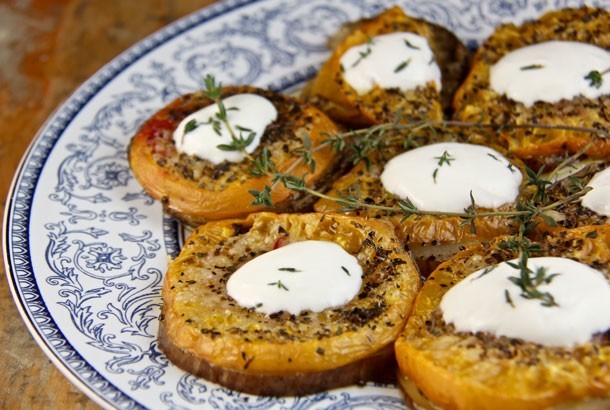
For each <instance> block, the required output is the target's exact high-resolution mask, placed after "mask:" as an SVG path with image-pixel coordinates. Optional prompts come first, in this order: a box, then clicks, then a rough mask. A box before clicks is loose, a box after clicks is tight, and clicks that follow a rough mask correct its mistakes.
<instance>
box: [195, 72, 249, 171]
mask: <svg viewBox="0 0 610 410" xmlns="http://www.w3.org/2000/svg"><path fill="white" fill-rule="evenodd" d="M203 83H204V85H205V89H204V90H203V95H205V96H206V97H208V98H209V99H211V100H212V101H214V104H216V106H217V107H218V112H217V113H216V114H214V116H213V117H211V118H210V119H209V120H208V122H207V124H211V125H212V128H213V129H214V132H215V133H216V134H217V135H220V130H221V124H223V125H224V126H225V127H226V128H227V130H228V131H229V135H230V137H231V142H230V143H228V144H218V145H217V146H216V148H218V149H219V150H222V151H241V152H243V153H244V154H245V155H246V156H247V157H248V158H250V159H252V157H251V156H250V154H249V153H248V152H247V151H246V150H245V149H246V148H247V147H248V146H249V145H250V144H252V142H254V138H255V137H256V133H255V132H254V131H252V130H251V129H249V128H246V127H242V126H240V125H236V126H235V128H234V127H233V126H232V125H231V124H230V123H229V119H228V114H227V113H228V111H232V110H237V109H238V108H237V107H226V106H225V104H224V102H223V100H222V83H220V82H218V83H217V82H216V79H215V77H214V76H212V75H210V74H208V75H206V76H205V78H204V80H203ZM193 121H194V123H192V122H193ZM191 123H192V124H191ZM189 124H190V126H189ZM201 124H206V123H197V122H196V121H195V120H191V121H189V122H188V123H187V124H186V126H185V129H184V133H185V134H186V133H187V132H188V131H187V127H188V129H189V130H191V131H192V130H193V129H195V128H196V127H197V126H199V125H201ZM235 130H237V131H239V134H238V133H236V131H235Z"/></svg>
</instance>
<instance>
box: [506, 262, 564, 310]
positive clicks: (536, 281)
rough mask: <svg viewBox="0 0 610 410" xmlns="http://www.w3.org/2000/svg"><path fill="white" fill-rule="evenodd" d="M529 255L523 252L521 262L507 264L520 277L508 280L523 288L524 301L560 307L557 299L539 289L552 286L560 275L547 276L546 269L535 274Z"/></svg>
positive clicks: (539, 268) (538, 269) (538, 270)
mask: <svg viewBox="0 0 610 410" xmlns="http://www.w3.org/2000/svg"><path fill="white" fill-rule="evenodd" d="M528 257H529V255H528V253H527V252H521V255H520V256H519V262H517V263H513V262H506V263H507V264H508V265H509V266H511V267H512V268H514V269H517V270H518V271H519V276H511V277H509V278H508V280H510V281H511V282H512V283H513V284H515V285H517V286H519V288H521V294H520V296H521V297H522V298H524V299H538V300H540V304H541V305H542V306H544V307H553V306H559V305H558V304H557V302H555V298H554V297H553V295H551V294H550V293H549V292H542V291H541V290H540V289H539V287H540V286H541V285H548V284H550V283H551V282H552V281H553V279H554V278H555V277H556V276H558V275H559V274H558V273H552V274H547V272H546V271H547V269H546V268H545V267H542V266H541V267H538V268H537V269H536V271H535V272H534V271H533V270H532V269H531V268H530V267H529V266H528V264H527V260H528Z"/></svg>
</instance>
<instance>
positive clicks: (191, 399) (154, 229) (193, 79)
mask: <svg viewBox="0 0 610 410" xmlns="http://www.w3.org/2000/svg"><path fill="white" fill-rule="evenodd" d="M394 3H395V1H393V0H377V1H371V0H337V1H333V2H329V1H327V0H311V1H307V2H295V1H292V0H226V1H224V2H221V3H218V4H217V5H215V6H214V7H212V8H209V9H205V10H202V11H200V12H198V13H195V14H193V15H191V16H188V17H186V18H184V19H182V20H180V21H178V22H176V23H174V24H172V25H170V26H169V27H167V28H165V29H163V30H161V31H159V32H157V33H155V34H153V35H152V36H151V37H149V38H148V39H146V40H144V41H142V42H141V43H138V44H136V45H135V46H134V47H132V48H131V49H129V50H128V51H126V52H125V53H123V54H121V55H120V56H119V57H117V58H116V59H115V60H113V61H112V62H111V63H110V64H109V65H107V66H106V67H105V68H103V69H102V70H101V71H100V72H99V73H97V74H96V75H95V76H94V77H92V78H91V79H90V80H89V81H87V82H86V83H85V84H84V85H83V86H82V87H81V88H80V89H79V90H78V91H77V92H76V93H75V94H74V95H73V96H71V97H70V98H69V99H68V101H67V102H66V103H65V104H64V105H63V106H62V107H61V108H60V109H59V110H58V111H57V113H56V114H55V115H54V116H53V117H52V118H51V119H50V120H49V122H48V124H47V125H46V126H45V128H44V129H42V130H41V132H40V134H39V135H38V137H37V139H36V141H35V143H34V145H33V146H32V148H31V150H30V152H29V153H28V156H27V158H26V160H25V161H24V163H23V166H22V168H21V169H20V171H19V177H18V179H17V182H16V185H15V187H14V188H13V192H12V195H11V196H10V201H8V202H7V209H8V211H7V219H6V231H5V238H6V239H7V255H6V256H7V260H8V265H9V269H8V270H9V282H10V283H11V286H12V287H14V289H15V290H16V292H15V294H17V297H18V298H19V303H18V304H19V305H20V306H22V309H23V313H24V314H25V315H26V317H27V319H28V323H30V327H31V328H32V331H33V332H36V333H37V335H38V338H39V340H42V341H43V343H44V344H45V346H46V348H47V350H48V351H49V352H50V354H52V355H54V357H55V359H57V360H56V361H57V362H60V363H61V364H62V366H64V368H65V370H67V372H68V373H70V374H71V375H72V377H74V378H76V379H77V380H78V382H79V384H80V385H81V386H86V389H88V392H89V394H92V395H96V396H97V397H98V398H100V399H101V400H103V401H105V402H106V403H109V404H110V405H112V406H115V407H117V408H122V409H132V408H133V409H135V408H143V407H154V408H167V409H192V408H195V407H205V408H208V409H209V408H213V409H234V410H263V409H275V410H278V409H280V410H309V409H312V410H313V409H328V410H339V409H341V410H344V409H350V410H356V409H358V410H360V409H364V408H366V409H376V410H397V409H403V408H404V406H405V405H404V403H403V402H402V399H401V398H400V395H399V394H397V391H396V389H395V388H394V387H392V386H375V385H367V386H366V387H363V388H347V389H339V390H336V391H331V392H326V393H321V394H316V395H311V396H305V397H298V398H293V397H285V398H280V399H277V398H262V397H254V396H250V395H247V394H240V393H236V392H233V391H230V390H227V389H223V388H220V387H218V386H215V385H213V384H210V383H208V382H206V381H203V380H201V379H198V378H196V377H194V376H191V375H188V374H185V373H184V372H182V371H180V370H178V369H176V368H175V367H174V366H173V365H171V364H170V363H168V361H167V359H166V357H165V356H164V355H163V354H161V352H160V351H159V348H158V346H157V341H156V333H157V328H158V322H157V317H158V314H159V308H160V305H161V296H160V294H161V286H162V280H163V272H164V270H165V263H166V256H167V255H169V256H170V257H174V256H175V255H176V254H177V252H178V248H179V247H180V244H181V243H182V242H181V241H182V240H183V237H184V235H186V230H185V229H184V227H182V226H180V225H179V224H178V223H177V222H176V221H175V220H173V219H171V218H169V217H167V216H165V217H164V216H163V215H162V214H161V207H160V206H159V204H157V203H155V202H154V201H153V200H152V199H151V198H150V197H149V196H148V195H146V194H145V193H144V191H143V190H142V188H141V187H140V186H139V184H138V183H137V182H136V181H135V178H134V177H133V175H132V174H131V172H130V171H129V164H128V161H127V156H126V151H127V146H128V144H129V140H130V138H131V136H132V135H133V134H134V133H135V132H136V131H137V129H138V127H140V125H141V124H142V123H143V122H144V121H145V120H146V119H147V118H148V117H149V116H150V115H151V114H152V113H154V112H155V111H156V110H158V109H159V108H160V107H162V106H164V105H166V104H167V103H168V102H169V101H171V100H173V99H174V98H176V97H178V96H179V95H181V94H184V93H186V92H191V91H194V90H197V89H200V88H202V87H203V82H202V81H203V78H204V76H205V74H207V73H211V74H214V75H215V76H216V77H217V78H218V79H219V80H220V81H222V82H223V83H225V84H229V83H232V84H235V83H239V84H243V83H247V84H254V85H258V86H264V87H267V86H270V87H273V88H275V89H278V90H287V89H289V90H292V89H294V87H296V86H299V85H300V84H302V83H303V82H304V81H306V80H307V79H308V78H309V77H311V76H313V75H314V74H315V71H316V69H317V67H319V66H320V64H321V63H322V62H323V60H324V59H325V58H326V57H327V55H328V50H327V49H326V46H325V43H326V40H327V38H328V37H329V36H330V35H331V34H332V33H333V32H334V31H335V30H336V29H337V28H338V27H339V26H340V25H341V24H343V23H345V22H348V21H354V20H356V19H358V18H361V17H367V16H371V15H373V14H375V13H378V12H380V11H381V10H383V9H384V8H386V7H389V6H390V5H392V4H394ZM398 3H399V4H401V5H402V6H403V8H404V9H405V11H407V12H408V13H410V14H413V15H417V16H421V17H423V18H426V19H429V20H431V21H434V22H436V23H439V24H442V25H444V26H446V27H447V28H449V29H451V30H453V31H454V32H455V33H457V35H458V36H459V37H460V38H462V39H463V40H464V41H466V42H467V43H468V44H469V45H471V46H474V45H476V44H477V42H480V41H481V40H482V39H483V38H484V37H485V36H486V35H487V34H488V33H490V32H491V30H492V29H493V27H494V26H495V25H497V24H499V23H501V22H506V21H522V20H524V19H526V18H531V17H535V16H537V15H539V14H540V13H542V12H543V11H544V10H547V9H549V8H557V7H566V6H575V5H580V4H582V3H583V2H582V1H580V0H517V1H507V0H492V1H477V0H451V1H445V0H409V1H407V0H402V1H400V2H398ZM593 3H594V5H597V6H603V7H610V0H597V1H594V2H593ZM49 200H50V201H49ZM34 266H36V267H37V268H36V269H37V270H36V271H34Z"/></svg>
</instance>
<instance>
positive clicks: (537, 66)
mask: <svg viewBox="0 0 610 410" xmlns="http://www.w3.org/2000/svg"><path fill="white" fill-rule="evenodd" d="M541 68H544V65H542V64H530V65H526V66H523V67H521V71H526V70H539V69H541Z"/></svg>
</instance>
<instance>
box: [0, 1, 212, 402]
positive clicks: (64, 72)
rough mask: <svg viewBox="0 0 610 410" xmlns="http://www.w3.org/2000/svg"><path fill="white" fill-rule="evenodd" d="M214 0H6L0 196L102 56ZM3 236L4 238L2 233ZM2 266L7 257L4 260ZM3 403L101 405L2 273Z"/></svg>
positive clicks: (0, 4)
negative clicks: (41, 333)
mask: <svg viewBox="0 0 610 410" xmlns="http://www.w3.org/2000/svg"><path fill="white" fill-rule="evenodd" d="M211 3H214V0H207V1H206V0H177V1H173V0H120V1H119V0H0V124H1V125H2V126H1V128H0V198H1V199H2V214H3V215H4V208H5V206H6V201H7V198H6V197H7V193H8V190H9V187H10V184H11V180H12V177H13V174H14V173H15V170H16V168H17V166H18V163H19V160H20V158H21V156H22V155H23V153H24V152H25V150H26V148H27V147H28V145H29V143H30V141H31V140H32V138H33V137H34V135H35V134H36V131H37V130H38V128H39V127H40V126H41V125H42V123H43V122H44V120H45V119H46V118H47V117H48V116H49V115H50V114H51V113H52V111H53V110H54V109H55V108H56V107H57V106H58V105H59V104H60V103H61V102H62V101H63V100H64V99H65V98H67V97H68V96H69V95H70V93H71V92H72V91H73V90H74V89H75V88H76V87H77V86H78V85H79V84H81V83H82V82H83V81H84V80H86V79H87V78H88V77H90V76H91V75H92V74H94V73H95V71H96V70H98V69H99V68H100V67H101V66H102V65H103V64H105V63H107V62H108V61H110V60H111V59H112V58H113V57H114V56H116V55H117V54H119V53H120V52H121V51H123V50H125V49H126V48H127V47H129V46H130V45H132V44H133V43H135V42H136V41H138V40H140V39H142V38H144V37H145V36H146V35H148V34H150V33H152V32H154V31H155V30H157V29H159V28H161V27H163V26H165V25H167V24H168V23H170V22H172V21H174V20H176V19H177V18H179V17H182V16H184V15H186V14H188V13H191V12H193V11H195V10H197V9H199V8H202V7H205V6H207V5H210V4H211ZM3 240H4V238H3ZM1 269H2V272H4V265H2V267H1ZM0 312H1V315H2V316H1V318H0V366H1V367H2V370H1V371H0V403H1V406H2V407H1V408H2V409H97V408H99V407H98V406H97V405H96V404H95V403H94V402H93V401H91V400H89V399H88V398H87V397H86V396H85V395H84V394H83V393H81V392H80V391H79V390H78V389H77V388H76V387H74V386H73V385H72V384H71V383H70V382H69V381H68V379H66V378H65V377H64V376H63V375H62V374H61V373H60V372H59V371H58V370H57V369H56V368H55V367H54V366H53V364H52V363H51V361H50V360H49V359H48V358H47V357H46V356H45V355H44V353H43V352H42V350H40V348H39V347H38V345H37V344H36V342H35V341H34V339H33V338H32V336H31V335H30V334H29V332H28V330H27V329H26V327H25V324H24V323H23V322H22V320H21V318H20V316H19V313H18V311H17V308H16V306H15V303H14V302H13V299H12V296H11V294H10V291H9V288H8V282H7V280H0Z"/></svg>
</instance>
